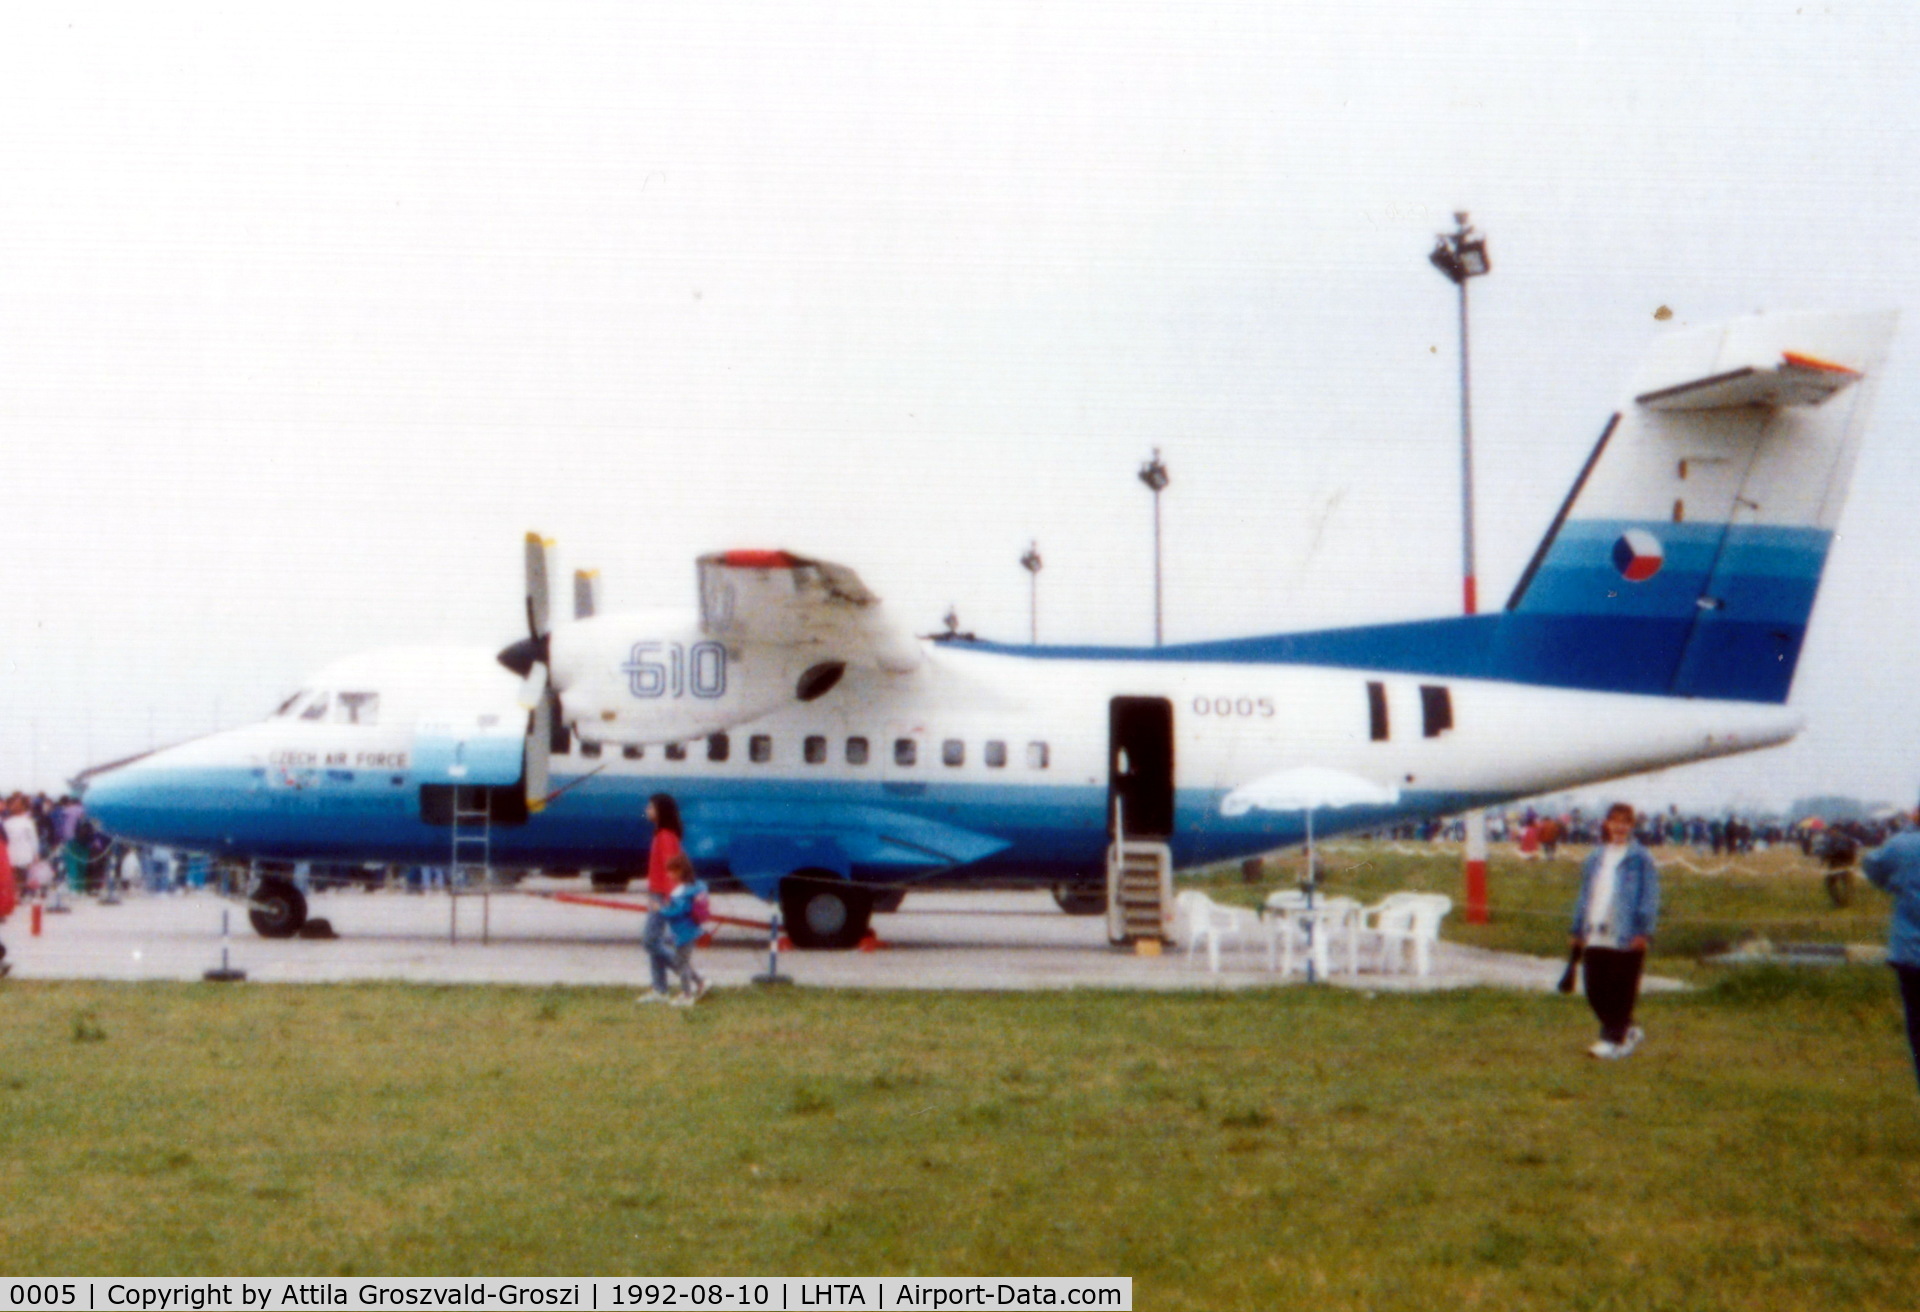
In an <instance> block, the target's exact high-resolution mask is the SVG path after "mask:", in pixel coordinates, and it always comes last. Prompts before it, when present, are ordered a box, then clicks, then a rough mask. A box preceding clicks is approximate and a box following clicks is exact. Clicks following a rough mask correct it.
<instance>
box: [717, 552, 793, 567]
mask: <svg viewBox="0 0 1920 1312" xmlns="http://www.w3.org/2000/svg"><path fill="white" fill-rule="evenodd" d="M720 559H721V561H722V563H724V564H728V565H732V566H735V567H737V568H739V569H792V568H793V567H794V566H795V565H797V564H798V563H799V562H798V561H796V560H795V559H794V558H793V557H792V556H789V555H788V554H787V553H786V552H784V551H726V552H722V553H721V555H720Z"/></svg>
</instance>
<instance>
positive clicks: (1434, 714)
mask: <svg viewBox="0 0 1920 1312" xmlns="http://www.w3.org/2000/svg"><path fill="white" fill-rule="evenodd" d="M1420 719H1421V724H1422V730H1423V732H1424V733H1425V734H1426V736H1427V737H1429V738H1438V737H1439V736H1440V735H1441V734H1443V733H1445V732H1446V731H1447V730H1449V729H1451V728H1453V694H1452V693H1451V692H1449V691H1448V690H1447V687H1446V685H1445V684H1432V683H1423V684H1421V685H1420Z"/></svg>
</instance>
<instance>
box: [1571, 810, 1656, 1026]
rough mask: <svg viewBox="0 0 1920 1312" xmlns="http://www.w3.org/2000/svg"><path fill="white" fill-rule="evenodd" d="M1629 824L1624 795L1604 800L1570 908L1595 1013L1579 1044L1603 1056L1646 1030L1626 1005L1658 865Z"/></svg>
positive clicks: (1634, 996)
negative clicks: (1596, 840) (1593, 1035)
mask: <svg viewBox="0 0 1920 1312" xmlns="http://www.w3.org/2000/svg"><path fill="white" fill-rule="evenodd" d="M1633 825H1634V814H1633V808H1632V807H1631V806H1628V805H1627V804H1626V803H1625V802H1615V803H1614V804H1613V805H1612V806H1610V807H1608V808H1607V818H1606V819H1605V820H1604V821H1603V822H1602V823H1601V826H1600V846H1598V847H1596V848H1594V849H1593V851H1592V852H1591V853H1589V854H1588V856H1587V860H1586V864H1585V865H1584V866H1582V867H1581V868H1580V900H1579V901H1578V902H1577V903H1576V904H1575V905H1574V909H1573V948H1574V951H1575V952H1577V953H1578V954H1579V956H1580V960H1581V963H1582V966H1583V969H1584V970H1585V973H1586V980H1587V1005H1588V1006H1590V1007H1592V1008H1593V1014H1594V1016H1595V1017H1596V1018H1598V1020H1599V1021H1600V1037H1599V1038H1598V1039H1597V1040H1595V1042H1594V1043H1593V1046H1591V1047H1590V1048H1588V1049H1587V1052H1588V1053H1589V1054H1591V1055H1592V1056H1595V1057H1599V1058H1601V1059H1602V1060H1607V1061H1611V1060H1614V1059H1617V1058H1620V1057H1625V1056H1626V1055H1627V1054H1629V1053H1631V1052H1632V1051H1633V1050H1634V1049H1635V1048H1637V1047H1639V1046H1640V1041H1641V1039H1643V1038H1645V1037H1646V1036H1645V1034H1644V1032H1643V1031H1642V1030H1641V1028H1640V1027H1639V1026H1638V1025H1635V1024H1634V1023H1633V1008H1634V1004H1635V1003H1636V1002H1638V1001H1639V998H1640V972H1641V970H1642V968H1643V967H1644V966H1645V965H1646V962H1647V945H1648V944H1649V943H1650V942H1651V941H1652V939H1653V929H1654V922H1655V921H1656V920H1658V919H1659V916H1660V872H1659V869H1658V868H1657V867H1655V865H1654V864H1653V857H1652V856H1651V855H1649V854H1648V852H1647V849H1646V848H1644V847H1642V846H1641V845H1640V844H1639V843H1637V842H1635V841H1634V837H1633Z"/></svg>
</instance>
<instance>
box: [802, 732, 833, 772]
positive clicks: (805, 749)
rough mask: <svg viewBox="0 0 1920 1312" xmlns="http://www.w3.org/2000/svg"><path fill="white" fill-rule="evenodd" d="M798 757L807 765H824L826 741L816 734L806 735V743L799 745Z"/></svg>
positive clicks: (825, 761)
mask: <svg viewBox="0 0 1920 1312" xmlns="http://www.w3.org/2000/svg"><path fill="white" fill-rule="evenodd" d="M800 755H801V758H802V759H803V760H805V761H806V763H807V764H808V765H825V764H826V763H827V740H826V739H825V738H824V737H822V736H821V735H819V734H817V733H810V734H808V735H807V738H806V741H805V742H803V743H801V744H800Z"/></svg>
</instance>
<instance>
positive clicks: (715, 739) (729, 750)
mask: <svg viewBox="0 0 1920 1312" xmlns="http://www.w3.org/2000/svg"><path fill="white" fill-rule="evenodd" d="M732 754H733V741H732V740H731V739H729V738H728V737H727V736H726V735H725V734H723V733H713V734H708V735H707V759H708V760H709V761H724V760H726V759H727V757H729V756H730V755H732Z"/></svg>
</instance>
